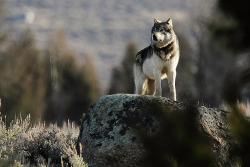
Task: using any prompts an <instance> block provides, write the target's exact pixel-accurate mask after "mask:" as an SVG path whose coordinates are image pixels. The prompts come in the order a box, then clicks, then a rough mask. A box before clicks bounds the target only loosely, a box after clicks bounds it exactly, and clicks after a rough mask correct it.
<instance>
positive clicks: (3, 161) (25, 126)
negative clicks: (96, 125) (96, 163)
mask: <svg viewBox="0 0 250 167" xmlns="http://www.w3.org/2000/svg"><path fill="white" fill-rule="evenodd" d="M72 132H74V130H72V127H70V126H69V124H68V128H63V129H60V128H59V127H57V126H56V125H50V126H49V127H45V124H35V125H33V126H31V124H30V116H27V118H26V119H24V120H22V118H16V119H15V120H13V121H12V122H11V124H10V126H9V127H7V126H6V123H5V122H4V119H3V117H2V116H0V166H76V167H78V166H79V167H84V166H87V165H86V164H85V163H84V162H83V159H82V157H81V156H79V155H77V151H76V148H75V146H76V140H77V136H76V135H74V134H73V133H72Z"/></svg>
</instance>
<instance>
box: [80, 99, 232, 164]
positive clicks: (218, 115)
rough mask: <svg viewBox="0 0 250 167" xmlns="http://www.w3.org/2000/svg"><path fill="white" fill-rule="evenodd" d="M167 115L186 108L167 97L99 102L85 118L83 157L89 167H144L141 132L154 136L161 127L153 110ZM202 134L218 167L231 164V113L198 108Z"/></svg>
mask: <svg viewBox="0 0 250 167" xmlns="http://www.w3.org/2000/svg"><path fill="white" fill-rule="evenodd" d="M150 106H158V107H161V108H165V109H166V110H167V111H166V112H168V110H169V109H170V110H171V112H175V111H176V112H178V111H185V109H186V108H187V104H184V103H180V102H176V101H172V100H170V99H168V98H164V97H155V96H140V95H127V94H117V95H109V96H103V97H101V98H99V99H98V100H97V101H96V102H95V103H94V104H93V105H92V106H91V107H90V108H89V112H88V114H87V115H86V116H85V117H84V119H83V122H82V126H81V130H80V134H79V143H80V144H81V146H82V150H81V151H82V155H83V158H84V161H86V162H87V163H88V164H89V166H90V167H102V166H104V167H109V166H110V167H111V166H112V167H126V166H129V167H133V166H143V164H142V157H143V154H144V152H145V149H144V147H143V144H142V142H141V141H140V138H139V137H138V129H139V130H140V129H143V130H144V131H145V132H146V133H147V134H148V135H153V134H154V133H155V132H157V130H158V129H159V128H160V127H159V122H158V120H157V117H156V116H155V115H154V111H152V107H151V108H150ZM197 112H198V118H199V122H200V125H201V127H202V129H201V130H202V131H204V132H205V133H206V134H207V135H208V136H209V137H210V138H211V141H212V143H213V146H214V152H215V154H216V155H217V156H216V157H217V161H218V166H221V165H225V164H230V163H231V162H230V160H229V159H228V156H227V152H228V145H229V143H228V138H230V136H229V133H228V126H227V123H226V120H227V119H226V118H227V115H228V112H226V111H221V110H217V109H209V108H206V107H204V106H201V107H197Z"/></svg>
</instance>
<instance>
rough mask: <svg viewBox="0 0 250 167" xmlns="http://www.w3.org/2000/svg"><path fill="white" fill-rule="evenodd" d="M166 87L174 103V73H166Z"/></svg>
mask: <svg viewBox="0 0 250 167" xmlns="http://www.w3.org/2000/svg"><path fill="white" fill-rule="evenodd" d="M167 75H168V85H169V89H170V98H171V99H173V100H175V101H176V89H175V78H176V71H175V70H174V71H170V72H168V74H167Z"/></svg>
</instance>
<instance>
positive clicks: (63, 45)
mask: <svg viewBox="0 0 250 167" xmlns="http://www.w3.org/2000/svg"><path fill="white" fill-rule="evenodd" d="M44 57H45V69H46V81H47V83H46V84H47V91H46V102H47V107H46V111H45V115H44V120H46V121H52V122H55V121H57V122H58V123H59V124H61V123H62V121H63V120H66V119H70V120H72V121H79V120H80V118H81V116H82V114H83V113H86V112H87V109H88V107H89V105H90V104H91V102H92V100H93V99H94V98H96V95H94V94H93V93H92V92H93V90H95V89H98V88H97V86H96V85H95V89H92V85H90V84H91V83H89V82H88V81H89V79H87V77H89V75H86V73H85V71H84V70H87V69H86V68H87V66H86V67H85V68H83V67H82V66H80V65H79V64H78V63H77V61H76V59H75V55H74V53H73V52H72V51H71V50H70V49H69V47H68V45H67V42H66V40H65V36H64V33H63V32H62V31H60V32H58V33H57V34H56V35H55V36H54V37H53V38H52V39H51V40H50V41H49V43H48V46H47V48H46V49H45V51H44ZM89 68H90V67H89ZM92 68H93V66H92ZM88 70H90V71H94V70H91V69H88ZM95 84H96V83H95ZM91 93H92V94H91Z"/></svg>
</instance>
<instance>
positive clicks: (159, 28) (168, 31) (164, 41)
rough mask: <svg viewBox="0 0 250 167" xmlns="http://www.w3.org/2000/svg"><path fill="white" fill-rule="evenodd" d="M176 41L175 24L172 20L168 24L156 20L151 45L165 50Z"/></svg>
mask: <svg viewBox="0 0 250 167" xmlns="http://www.w3.org/2000/svg"><path fill="white" fill-rule="evenodd" d="M174 39H175V33H174V30H173V23H172V20H171V18H169V19H168V20H167V21H166V22H162V21H159V20H157V19H154V26H153V27H152V30H151V43H152V45H154V46H156V47H157V48H163V47H165V46H167V45H168V44H169V43H171V42H172V41H173V40H174Z"/></svg>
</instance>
